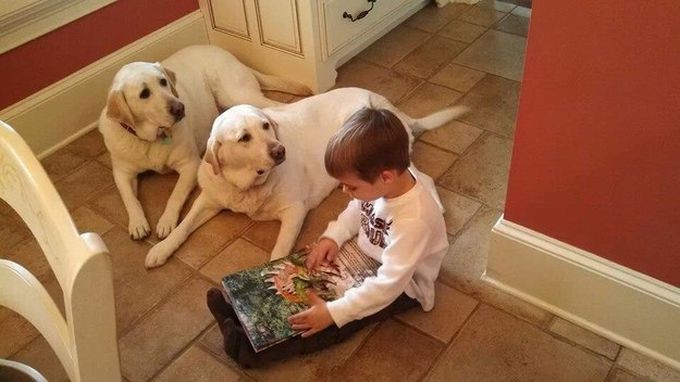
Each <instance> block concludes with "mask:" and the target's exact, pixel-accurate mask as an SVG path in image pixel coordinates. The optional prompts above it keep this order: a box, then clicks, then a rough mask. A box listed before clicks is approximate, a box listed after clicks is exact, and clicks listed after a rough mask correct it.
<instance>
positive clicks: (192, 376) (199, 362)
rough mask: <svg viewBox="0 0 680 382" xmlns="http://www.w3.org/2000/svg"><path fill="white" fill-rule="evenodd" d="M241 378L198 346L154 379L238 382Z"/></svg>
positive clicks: (165, 381) (194, 381)
mask: <svg viewBox="0 0 680 382" xmlns="http://www.w3.org/2000/svg"><path fill="white" fill-rule="evenodd" d="M240 379H241V376H240V374H239V373H237V372H236V371H234V370H232V369H230V368H229V367H228V366H227V365H225V364H223V363H222V362H219V361H218V360H216V359H215V358H213V356H211V355H210V354H208V353H206V352H205V351H203V350H201V349H200V348H198V347H196V346H192V347H190V348H189V350H187V351H186V352H185V353H184V354H182V355H181V356H180V357H179V358H178V359H177V360H175V361H174V362H173V363H171V364H170V366H169V367H168V368H167V369H165V370H163V372H162V373H161V374H160V375H159V376H158V377H157V378H156V379H154V381H155V382H180V381H191V382H212V381H221V382H236V381H239V380H240Z"/></svg>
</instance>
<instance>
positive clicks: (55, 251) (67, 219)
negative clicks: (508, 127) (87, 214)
mask: <svg viewBox="0 0 680 382" xmlns="http://www.w3.org/2000/svg"><path fill="white" fill-rule="evenodd" d="M0 197H2V199H4V200H5V201H6V202H7V203H8V204H9V205H10V206H11V207H12V208H13V209H14V210H15V211H17V213H18V214H19V215H20V216H21V218H22V219H23V220H24V221H25V222H26V225H27V226H28V227H29V228H30V229H31V231H32V233H33V235H34V236H35V238H36V240H37V242H38V243H39V244H40V247H41V248H42V250H43V252H44V254H45V256H46V257H47V260H48V262H49V264H50V267H51V268H52V270H53V271H54V274H55V275H56V278H57V281H58V282H59V285H61V289H62V291H63V294H64V306H65V312H66V317H64V316H63V315H62V314H61V312H60V311H59V308H57V305H56V304H55V302H54V300H52V298H51V297H50V296H49V294H48V293H47V291H46V290H45V288H44V287H43V286H42V285H41V284H40V282H39V281H38V280H37V279H36V278H35V276H33V275H32V274H31V273H30V272H29V271H28V270H26V269H25V268H24V267H22V266H21V265H19V264H17V263H15V262H12V261H8V260H4V259H2V258H0V305H2V306H6V307H7V308H9V309H11V310H13V311H15V312H17V313H19V314H20V315H22V316H23V317H24V318H26V319H27V320H28V321H29V322H31V323H32V324H33V326H35V327H36V328H37V329H38V331H39V332H40V333H41V334H42V335H43V337H45V339H46V340H47V342H48V343H49V344H50V346H51V347H52V349H54V352H55V353H56V355H57V357H58V358H59V360H60V361H61V363H62V365H63V366H64V369H65V370H66V373H67V374H68V376H69V378H70V379H71V381H73V382H81V381H82V382H89V381H96V382H100V381H101V382H103V381H116V382H119V381H121V375H120V365H119V360H118V345H117V341H116V321H115V309H114V300H113V279H112V270H111V258H110V256H109V253H108V249H107V248H106V246H105V245H104V242H103V241H102V240H101V238H100V237H99V235H97V234H94V233H84V234H82V235H80V234H78V231H77V230H76V227H75V225H74V224H73V221H72V220H71V216H70V215H69V213H68V211H67V210H66V207H65V206H64V203H63V201H62V200H61V198H60V197H59V195H58V194H57V191H56V189H55V188H54V185H53V184H52V182H51V181H50V180H49V178H48V177H47V174H46V173H45V170H44V169H43V168H42V166H41V165H40V163H39V162H38V160H37V158H36V157H35V156H34V155H33V153H32V152H31V150H30V149H29V147H28V145H26V143H25V142H24V141H23V139H22V138H21V137H20V136H19V135H18V134H17V133H16V132H15V131H14V130H13V129H12V128H11V127H10V126H8V125H7V124H5V123H3V122H2V121H0ZM0 257H2V254H0Z"/></svg>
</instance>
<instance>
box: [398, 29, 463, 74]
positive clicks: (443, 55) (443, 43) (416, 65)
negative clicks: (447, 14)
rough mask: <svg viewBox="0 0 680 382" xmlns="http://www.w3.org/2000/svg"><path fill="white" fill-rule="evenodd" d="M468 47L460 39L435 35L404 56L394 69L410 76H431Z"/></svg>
mask: <svg viewBox="0 0 680 382" xmlns="http://www.w3.org/2000/svg"><path fill="white" fill-rule="evenodd" d="M466 47H467V44H465V43H462V42H460V41H454V40H451V39H448V38H445V37H439V36H434V37H432V38H431V39H429V40H427V41H426V42H425V43H424V44H422V45H421V46H419V47H418V48H416V49H415V50H414V51H412V52H411V53H409V54H408V55H407V56H406V57H404V59H403V60H401V61H400V62H399V63H398V64H396V65H395V66H394V70H396V71H397V72H399V73H403V74H406V75H409V76H414V77H418V78H423V79H425V78H429V77H430V76H432V75H433V74H434V73H435V72H436V71H437V69H439V68H440V67H442V65H445V64H447V63H448V62H450V61H451V60H453V58H454V57H456V56H457V55H458V53H460V52H462V51H463V49H465V48H466Z"/></svg>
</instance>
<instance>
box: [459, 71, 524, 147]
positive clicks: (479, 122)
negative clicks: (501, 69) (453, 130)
mask: <svg viewBox="0 0 680 382" xmlns="http://www.w3.org/2000/svg"><path fill="white" fill-rule="evenodd" d="M519 88H520V84H519V82H516V81H512V80H508V79H505V78H502V77H498V76H492V75H486V76H485V77H484V78H482V79H481V80H480V81H479V82H478V83H477V84H476V85H475V86H474V87H473V88H472V89H470V91H469V92H468V93H467V94H466V95H465V96H464V97H463V98H462V99H461V100H460V102H459V103H460V104H461V105H465V106H468V107H469V108H470V112H469V113H467V114H466V115H464V116H462V117H461V118H460V120H461V121H462V122H466V123H469V124H471V125H474V126H476V127H481V128H483V129H486V130H489V131H493V132H495V133H498V134H500V135H503V136H506V137H512V136H513V134H514V129H515V119H516V116H517V108H518V105H519Z"/></svg>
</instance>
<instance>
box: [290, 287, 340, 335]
mask: <svg viewBox="0 0 680 382" xmlns="http://www.w3.org/2000/svg"><path fill="white" fill-rule="evenodd" d="M309 301H310V302H311V304H312V307H311V308H309V309H307V310H305V311H304V312H300V313H298V314H295V315H292V316H290V317H288V322H289V323H290V325H291V327H292V328H293V329H295V330H304V332H303V333H302V338H306V337H309V336H311V335H312V334H315V333H318V332H320V331H322V330H324V329H326V328H327V327H329V326H331V325H332V324H333V323H334V322H333V317H331V314H330V312H329V311H328V308H327V307H326V301H324V300H322V299H321V298H320V297H319V296H317V295H316V294H314V293H310V294H309Z"/></svg>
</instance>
